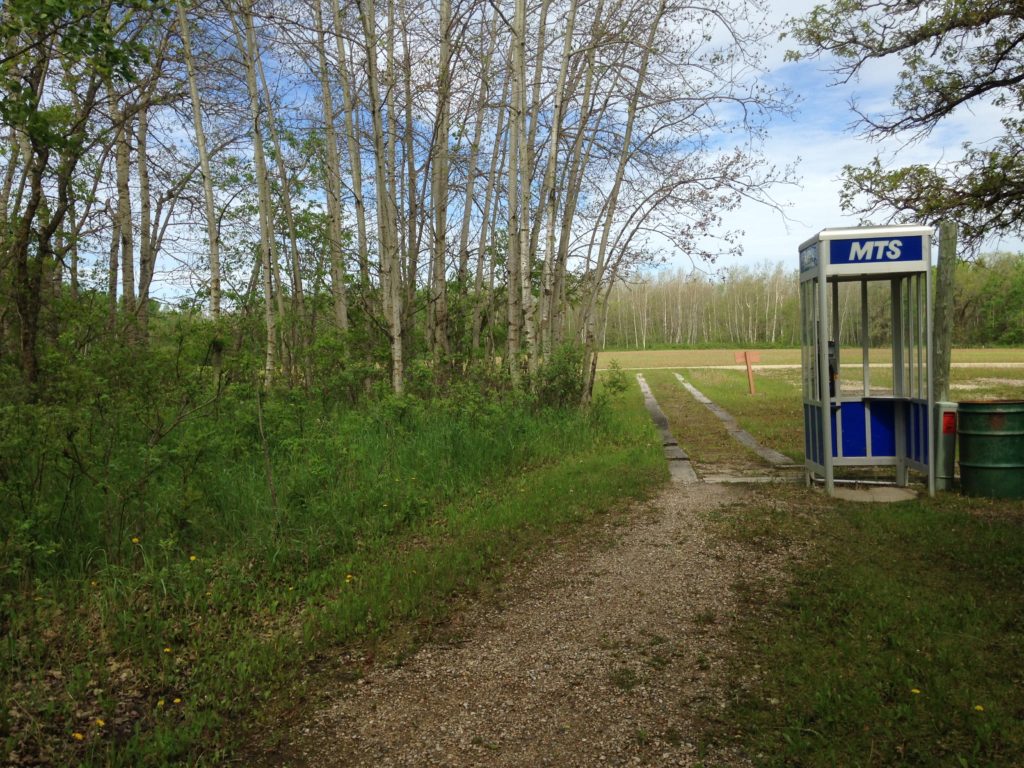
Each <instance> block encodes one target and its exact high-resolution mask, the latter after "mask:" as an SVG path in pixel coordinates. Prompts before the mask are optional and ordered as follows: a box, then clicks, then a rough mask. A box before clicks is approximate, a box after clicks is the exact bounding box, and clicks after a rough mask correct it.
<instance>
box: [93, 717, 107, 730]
mask: <svg viewBox="0 0 1024 768" xmlns="http://www.w3.org/2000/svg"><path fill="white" fill-rule="evenodd" d="M106 724H107V721H106V720H104V719H103V718H102V717H97V718H96V725H98V726H99V727H100V728H102V727H103V726H104V725H106Z"/></svg>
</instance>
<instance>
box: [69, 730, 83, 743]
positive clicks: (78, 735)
mask: <svg viewBox="0 0 1024 768" xmlns="http://www.w3.org/2000/svg"><path fill="white" fill-rule="evenodd" d="M71 738H72V739H74V740H75V741H85V734H83V733H79V732H78V731H75V732H74V733H72V734H71Z"/></svg>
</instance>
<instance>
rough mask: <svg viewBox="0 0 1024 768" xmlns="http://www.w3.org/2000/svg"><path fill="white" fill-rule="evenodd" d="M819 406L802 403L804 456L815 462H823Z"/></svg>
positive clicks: (822, 438)
mask: <svg viewBox="0 0 1024 768" xmlns="http://www.w3.org/2000/svg"><path fill="white" fill-rule="evenodd" d="M823 426H824V425H823V424H822V421H821V408H819V407H818V406H816V405H808V404H807V403H804V456H806V457H807V458H808V459H810V460H811V461H813V462H814V463H815V464H824V463H825V457H824V456H823V455H822V450H821V448H822V443H823V442H824V435H823V434H822V431H823Z"/></svg>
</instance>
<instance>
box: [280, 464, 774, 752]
mask: <svg viewBox="0 0 1024 768" xmlns="http://www.w3.org/2000/svg"><path fill="white" fill-rule="evenodd" d="M747 492H748V491H746V490H745V489H744V488H743V487H742V486H737V485H724V484H723V485H717V484H708V483H697V484H693V485H680V484H673V485H670V486H669V487H667V488H666V489H665V490H664V491H663V492H662V493H661V494H660V495H659V496H658V497H657V498H655V499H652V500H651V501H649V502H647V503H646V504H643V505H640V507H639V508H638V509H635V510H633V511H631V513H630V514H628V515H627V516H624V517H623V518H621V519H622V520H625V521H626V522H625V525H621V526H617V525H614V524H613V523H611V522H610V523H608V524H607V525H606V526H605V529H604V530H601V531H597V533H599V534H600V535H597V536H594V537H593V538H592V540H591V541H588V542H579V541H576V542H571V543H569V544H564V545H563V546H562V547H561V549H559V550H556V551H554V552H552V553H550V554H547V555H544V556H543V557H540V558H538V559H537V560H536V562H534V563H533V564H532V565H531V566H529V567H528V568H527V569H525V570H524V571H522V572H519V573H516V574H513V575H512V576H511V577H510V578H509V579H508V580H507V581H506V583H505V584H504V585H503V587H502V589H501V592H500V594H499V596H498V598H497V599H488V600H485V601H481V602H479V603H477V604H474V605H473V606H471V607H469V608H467V609H466V610H465V611H464V612H462V613H461V614H460V615H459V616H458V617H457V618H456V621H457V623H458V627H459V634H458V637H457V639H456V640H455V641H451V640H449V641H448V642H445V643H433V644H428V645H426V646H424V647H422V648H421V649H420V650H419V651H418V652H416V653H415V654H413V655H412V656H410V657H408V658H406V659H404V660H403V661H402V662H401V664H400V665H397V666H396V665H394V664H391V665H389V664H385V663H381V662H377V663H375V664H371V665H370V666H369V668H368V670H367V672H366V674H365V676H364V677H363V678H361V679H360V680H358V681H357V682H355V683H342V682H332V683H331V685H335V686H337V690H335V691H329V692H327V696H326V697H325V701H326V703H325V704H324V705H323V706H321V707H320V708H319V709H318V710H317V711H315V712H314V713H313V714H312V716H311V717H310V718H309V719H308V720H307V721H306V722H304V723H303V724H301V725H300V726H297V727H296V728H295V729H294V730H293V732H292V734H291V737H290V740H289V741H290V743H288V744H286V745H285V746H284V748H283V750H282V751H279V752H278V753H277V755H276V758H277V759H275V760H274V762H276V763H277V764H279V765H280V764H284V765H296V766H301V765H308V766H325V767H329V766H453V767H454V766H545V765H547V766H560V767H561V766H566V767H568V766H603V765H608V766H630V765H654V766H690V765H697V764H701V763H705V764H707V763H709V762H710V763H711V764H715V765H723V766H726V765H737V766H741V765H745V763H744V762H743V760H742V759H741V758H740V757H739V756H737V755H735V754H730V753H728V752H727V753H722V752H720V751H719V752H716V753H714V754H713V755H707V754H699V752H701V751H702V748H701V745H700V738H701V733H702V731H703V724H704V721H705V719H706V718H707V717H708V716H709V715H710V716H714V715H715V713H718V712H721V710H723V709H724V707H725V700H726V696H727V688H726V686H727V679H726V674H725V665H726V662H727V660H728V659H729V658H730V653H731V652H732V651H733V646H734V643H733V641H732V639H731V638H730V633H729V626H730V622H731V620H732V617H734V616H735V615H736V613H737V610H739V608H738V605H737V601H736V595H735V593H734V591H733V585H734V584H735V582H736V580H737V579H738V578H740V577H749V576H750V575H751V574H759V575H761V576H763V575H764V572H765V571H766V569H767V570H775V568H774V567H773V566H772V565H771V563H770V562H767V561H765V560H764V558H758V557H757V556H756V555H754V556H752V555H751V552H750V551H744V550H743V549H740V548H737V547H735V546H734V545H733V546H730V545H728V544H726V543H724V542H720V541H718V540H716V538H715V537H714V536H712V535H711V534H710V533H709V531H708V527H707V513H708V512H710V511H712V510H715V509H720V508H723V507H726V506H728V505H730V504H736V503H741V502H742V500H743V499H744V498H745V494H746V493H747ZM759 560H760V562H758V561H759Z"/></svg>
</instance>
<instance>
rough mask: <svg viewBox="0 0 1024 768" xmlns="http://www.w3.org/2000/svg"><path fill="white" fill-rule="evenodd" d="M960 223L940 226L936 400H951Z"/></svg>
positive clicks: (934, 360)
mask: <svg viewBox="0 0 1024 768" xmlns="http://www.w3.org/2000/svg"><path fill="white" fill-rule="evenodd" d="M956 230H957V228H956V224H954V223H953V222H951V221H943V222H942V223H940V224H939V263H938V267H937V269H936V276H935V278H936V279H935V308H934V314H935V316H934V322H933V330H932V333H933V337H932V343H933V344H934V347H933V357H932V359H933V363H934V365H935V370H934V371H932V377H933V378H932V381H933V382H934V392H935V400H936V401H937V402H943V401H945V400H949V364H950V361H951V358H952V355H953V280H954V273H955V272H956V235H957V231H956Z"/></svg>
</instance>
